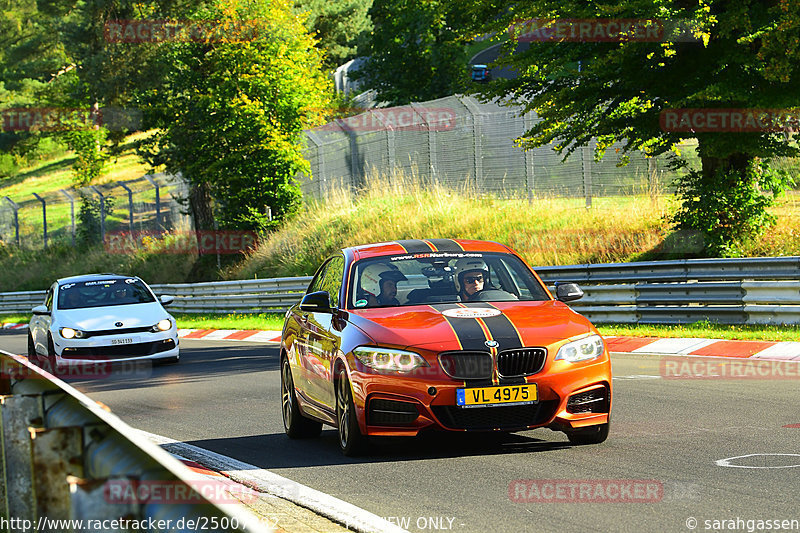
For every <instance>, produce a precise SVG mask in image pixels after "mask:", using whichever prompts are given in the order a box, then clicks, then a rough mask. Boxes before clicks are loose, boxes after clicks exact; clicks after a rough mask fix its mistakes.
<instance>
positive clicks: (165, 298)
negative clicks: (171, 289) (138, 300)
mask: <svg viewBox="0 0 800 533" xmlns="http://www.w3.org/2000/svg"><path fill="white" fill-rule="evenodd" d="M158 299H159V300H160V301H161V305H169V304H171V303H172V302H174V301H175V297H174V296H169V295H167V294H162V295H161V296H159V297H158Z"/></svg>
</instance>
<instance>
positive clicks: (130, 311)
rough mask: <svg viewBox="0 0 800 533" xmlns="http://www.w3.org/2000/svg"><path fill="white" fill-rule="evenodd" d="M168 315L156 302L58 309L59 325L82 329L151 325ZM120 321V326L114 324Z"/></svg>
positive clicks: (93, 329)
mask: <svg viewBox="0 0 800 533" xmlns="http://www.w3.org/2000/svg"><path fill="white" fill-rule="evenodd" d="M164 318H169V315H168V314H167V312H166V311H165V310H164V308H163V307H161V305H160V304H159V303H158V302H149V303H144V304H130V305H115V306H107V307H87V308H84V309H64V310H61V311H58V322H59V324H58V325H59V326H60V327H63V326H68V327H71V328H75V329H80V330H83V331H98V330H105V329H117V328H123V329H124V328H137V327H143V326H152V325H153V324H156V323H157V322H158V321H159V320H162V319H164ZM117 322H122V326H116V325H115V324H116V323H117Z"/></svg>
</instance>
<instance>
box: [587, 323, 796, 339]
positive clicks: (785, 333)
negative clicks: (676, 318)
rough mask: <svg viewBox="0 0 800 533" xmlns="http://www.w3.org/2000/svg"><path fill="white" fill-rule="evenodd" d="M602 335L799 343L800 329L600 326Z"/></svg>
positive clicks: (701, 325) (723, 325) (689, 325)
mask: <svg viewBox="0 0 800 533" xmlns="http://www.w3.org/2000/svg"><path fill="white" fill-rule="evenodd" d="M597 329H598V330H599V331H600V333H601V334H602V335H615V336H622V337H625V336H627V337H660V338H666V337H672V338H680V337H688V338H706V339H725V340H748V341H778V342H783V341H794V342H798V341H800V326H771V325H763V326H762V325H726V324H713V323H709V322H697V323H694V324H681V325H667V324H658V325H645V324H642V325H628V324H599V325H598V326H597Z"/></svg>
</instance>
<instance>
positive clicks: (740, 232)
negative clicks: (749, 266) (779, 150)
mask: <svg viewBox="0 0 800 533" xmlns="http://www.w3.org/2000/svg"><path fill="white" fill-rule="evenodd" d="M791 184H792V180H791V179H790V178H789V176H788V174H787V173H786V172H780V171H775V170H771V169H769V168H768V167H767V166H766V165H764V164H756V163H753V164H751V165H750V167H749V168H747V169H746V170H745V171H744V172H738V171H734V170H729V171H723V170H717V171H716V172H713V173H710V174H708V173H707V174H703V173H701V172H697V171H691V172H689V173H688V174H687V175H685V176H684V177H682V178H680V179H679V180H677V184H676V185H677V187H676V193H675V194H676V197H677V198H678V199H679V200H680V203H681V205H680V207H679V208H678V210H677V211H676V212H675V213H674V214H673V215H671V216H670V217H668V222H669V223H671V224H673V225H674V226H675V227H676V228H677V229H678V230H685V231H695V232H697V231H699V232H702V233H701V234H702V235H703V236H704V242H703V245H704V246H703V247H702V248H703V249H702V251H701V254H703V255H706V256H712V257H715V256H716V257H736V256H740V255H742V254H741V245H742V243H744V242H746V241H748V240H751V239H754V238H756V237H758V236H760V235H762V234H763V233H764V231H765V230H766V229H768V228H769V227H770V226H772V225H774V224H775V221H776V218H775V216H774V215H771V214H770V213H769V212H768V211H767V209H768V208H769V207H770V206H772V205H773V203H774V198H775V195H776V194H780V193H782V192H784V191H785V190H786V189H787V188H788V187H789V186H790V185H791Z"/></svg>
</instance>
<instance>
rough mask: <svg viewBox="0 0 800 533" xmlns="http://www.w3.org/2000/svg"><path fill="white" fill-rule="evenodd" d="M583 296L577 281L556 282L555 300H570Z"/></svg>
mask: <svg viewBox="0 0 800 533" xmlns="http://www.w3.org/2000/svg"><path fill="white" fill-rule="evenodd" d="M581 298H583V291H582V290H581V288H580V287H578V284H577V283H558V282H556V300H559V301H561V302H572V301H575V300H580V299H581Z"/></svg>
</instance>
